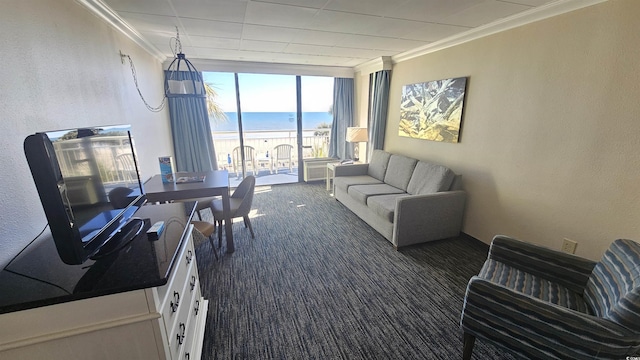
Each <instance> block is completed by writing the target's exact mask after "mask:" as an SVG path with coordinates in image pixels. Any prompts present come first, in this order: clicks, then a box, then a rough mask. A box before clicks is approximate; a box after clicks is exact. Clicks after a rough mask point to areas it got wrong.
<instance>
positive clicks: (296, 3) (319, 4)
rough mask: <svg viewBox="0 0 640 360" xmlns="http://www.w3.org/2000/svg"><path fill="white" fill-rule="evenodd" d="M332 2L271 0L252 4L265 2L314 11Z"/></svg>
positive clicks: (322, 0) (319, 0)
mask: <svg viewBox="0 0 640 360" xmlns="http://www.w3.org/2000/svg"><path fill="white" fill-rule="evenodd" d="M330 1H331V0H269V1H252V2H265V3H272V4H281V5H294V6H300V7H307V8H313V9H321V8H323V7H324V6H325V4H326V3H327V2H330Z"/></svg>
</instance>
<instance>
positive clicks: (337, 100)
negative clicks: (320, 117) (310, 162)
mask: <svg viewBox="0 0 640 360" xmlns="http://www.w3.org/2000/svg"><path fill="white" fill-rule="evenodd" d="M353 98H354V81H353V79H352V78H335V79H334V83H333V123H332V124H331V137H330V138H329V157H334V158H338V159H352V158H353V145H352V144H349V143H347V141H346V135H347V127H349V126H354V125H353V101H354V99H353Z"/></svg>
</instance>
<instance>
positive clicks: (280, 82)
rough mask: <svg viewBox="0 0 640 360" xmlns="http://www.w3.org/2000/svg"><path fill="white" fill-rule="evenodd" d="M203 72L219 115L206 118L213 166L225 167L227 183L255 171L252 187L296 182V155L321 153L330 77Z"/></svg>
mask: <svg viewBox="0 0 640 360" xmlns="http://www.w3.org/2000/svg"><path fill="white" fill-rule="evenodd" d="M203 76H204V81H205V82H206V83H207V84H208V85H209V86H210V87H211V88H212V89H213V90H214V91H215V92H216V96H215V99H216V104H217V106H218V107H219V108H220V109H221V111H222V113H223V114H224V115H223V116H212V117H211V119H210V121H211V129H212V133H213V134H212V135H213V141H214V144H215V149H216V154H217V157H218V166H219V167H220V168H221V169H228V170H229V174H230V178H231V183H232V186H233V185H234V184H236V183H237V182H239V181H240V180H241V179H242V178H243V177H244V176H246V175H255V176H256V184H258V185H265V184H280V183H289V182H297V181H299V178H300V176H299V167H300V158H309V157H325V156H327V149H328V141H329V131H330V129H331V122H332V115H331V109H332V103H333V78H332V77H317V76H301V77H299V79H298V77H296V76H295V75H273V74H245V73H242V74H234V73H223V72H205V73H204V74H203ZM236 79H237V82H236ZM298 81H299V83H300V94H298V90H297V89H298V86H297V82H298ZM236 84H237V86H236ZM298 96H300V100H301V101H300V109H298V106H297V104H298V101H297V100H298ZM298 115H300V117H301V119H300V121H298Z"/></svg>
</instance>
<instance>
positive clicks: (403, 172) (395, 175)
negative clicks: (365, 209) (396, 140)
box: [384, 154, 418, 191]
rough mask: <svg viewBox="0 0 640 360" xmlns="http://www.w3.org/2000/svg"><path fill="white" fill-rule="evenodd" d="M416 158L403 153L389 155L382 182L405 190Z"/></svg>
mask: <svg viewBox="0 0 640 360" xmlns="http://www.w3.org/2000/svg"><path fill="white" fill-rule="evenodd" d="M417 162H418V160H416V159H412V158H409V157H406V156H403V155H396V154H393V155H391V158H389V166H387V173H386V174H385V175H384V182H385V183H387V184H389V185H392V186H395V187H397V188H398V189H402V190H403V191H407V185H408V184H409V180H411V174H413V169H414V168H415V167H416V163H417Z"/></svg>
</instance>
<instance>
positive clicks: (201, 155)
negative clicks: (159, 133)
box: [165, 71, 218, 172]
mask: <svg viewBox="0 0 640 360" xmlns="http://www.w3.org/2000/svg"><path fill="white" fill-rule="evenodd" d="M165 76H167V72H166V71H165ZM174 78H175V77H174ZM178 78H179V79H180V80H184V79H187V78H189V72H186V71H181V72H180V74H179V76H178ZM168 100H169V116H170V118H171V133H172V136H173V150H174V154H175V161H176V171H188V172H191V171H210V170H216V169H217V168H218V163H217V160H216V155H215V149H214V147H213V139H212V138H211V124H210V123H209V114H208V113H207V103H206V99H205V98H204V97H202V98H200V97H170V98H168Z"/></svg>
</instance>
